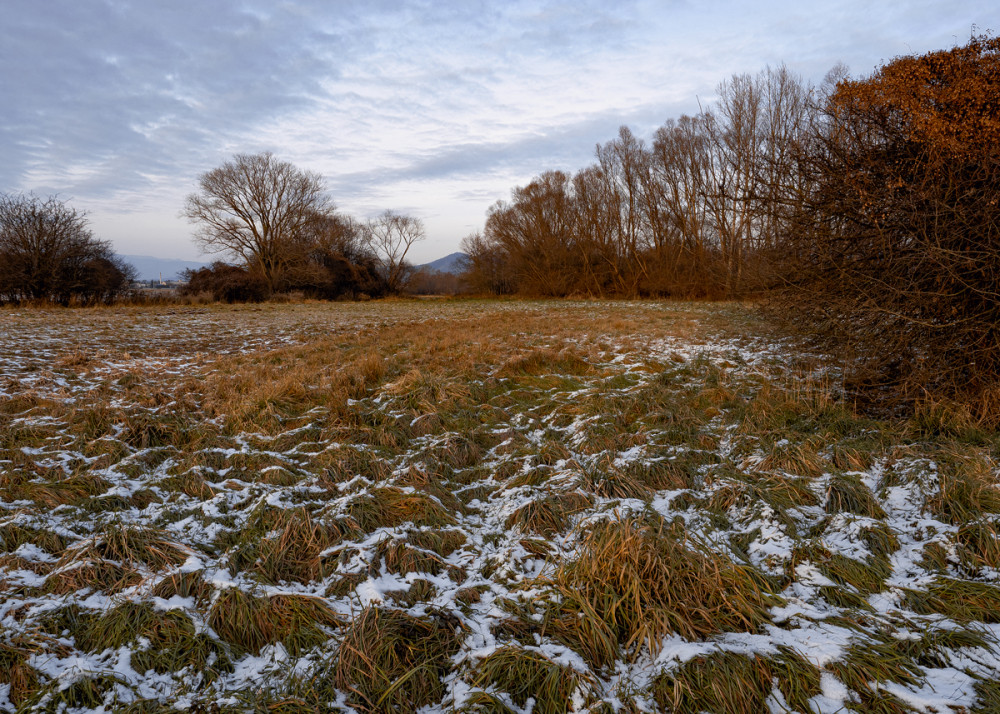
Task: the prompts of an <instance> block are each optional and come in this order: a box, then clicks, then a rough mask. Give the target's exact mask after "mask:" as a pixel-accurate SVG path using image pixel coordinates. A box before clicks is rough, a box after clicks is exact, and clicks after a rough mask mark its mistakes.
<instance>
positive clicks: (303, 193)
mask: <svg viewBox="0 0 1000 714" xmlns="http://www.w3.org/2000/svg"><path fill="white" fill-rule="evenodd" d="M198 186H199V189H200V190H199V191H198V192H197V193H193V194H191V195H189V196H188V197H187V201H186V202H185V206H184V212H183V215H185V216H186V217H187V218H188V220H190V221H191V222H192V223H198V224H200V228H199V231H198V233H197V235H196V240H197V241H198V242H199V243H200V244H201V246H202V248H204V249H205V250H206V252H209V253H228V254H230V255H234V256H236V257H238V258H239V259H241V260H242V261H243V262H244V263H245V264H246V266H247V268H248V269H250V270H252V271H256V272H259V273H260V275H261V277H262V278H263V279H264V281H265V282H266V284H267V286H268V289H269V290H270V291H274V290H275V289H276V288H277V286H278V284H279V282H280V280H281V278H282V274H283V273H284V272H285V271H287V269H288V268H289V266H290V265H291V264H292V262H293V261H294V260H295V257H296V254H297V253H299V251H296V250H294V244H295V242H296V241H297V240H298V239H299V238H300V236H301V235H303V234H304V233H306V232H307V230H308V229H309V227H310V225H311V224H312V223H313V222H314V221H316V220H317V219H318V218H321V217H322V216H324V215H327V214H328V213H330V212H331V211H332V205H331V203H330V201H329V199H328V198H327V197H326V194H325V187H324V184H323V179H322V177H321V176H320V175H319V174H316V173H312V172H309V171H303V170H302V169H299V168H297V167H296V166H295V165H293V164H291V163H289V162H288V161H281V160H279V159H276V158H275V157H274V155H272V154H271V153H270V152H266V153H263V154H236V155H235V156H234V157H233V159H232V160H231V161H227V162H226V163H224V164H223V165H222V166H220V167H218V168H216V169H213V170H211V171H209V172H208V173H205V174H202V175H201V177H200V178H199V179H198Z"/></svg>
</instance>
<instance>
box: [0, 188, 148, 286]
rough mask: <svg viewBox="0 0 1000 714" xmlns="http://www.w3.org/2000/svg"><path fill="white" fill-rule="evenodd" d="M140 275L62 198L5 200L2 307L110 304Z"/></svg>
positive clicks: (0, 205) (1, 201)
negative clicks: (38, 303)
mask: <svg viewBox="0 0 1000 714" xmlns="http://www.w3.org/2000/svg"><path fill="white" fill-rule="evenodd" d="M134 280H135V269H134V268H133V267H132V266H131V265H128V264H127V263H125V262H124V261H123V260H122V259H121V258H120V257H118V256H117V255H115V252H114V250H113V249H112V247H111V244H110V243H108V242H107V241H102V240H98V239H97V238H95V237H94V234H93V233H92V232H91V231H90V229H89V228H88V227H87V220H86V216H85V215H84V214H83V213H82V212H80V211H77V210H76V209H74V208H71V207H70V206H68V205H67V204H66V203H64V202H63V201H60V200H59V199H58V198H56V197H50V198H45V199H43V198H40V197H38V196H33V195H23V194H9V195H2V194H0V304H2V303H5V302H6V303H21V302H26V301H49V302H53V303H57V304H60V305H68V304H70V303H71V302H74V301H75V302H83V303H95V302H102V303H110V302H113V301H114V300H116V299H117V298H120V297H122V296H123V295H125V294H127V293H128V292H129V291H130V290H131V288H132V283H133V281H134Z"/></svg>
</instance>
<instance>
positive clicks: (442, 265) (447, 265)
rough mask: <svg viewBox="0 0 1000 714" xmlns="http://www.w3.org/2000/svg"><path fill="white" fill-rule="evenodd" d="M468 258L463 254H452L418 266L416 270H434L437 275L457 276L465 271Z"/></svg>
mask: <svg viewBox="0 0 1000 714" xmlns="http://www.w3.org/2000/svg"><path fill="white" fill-rule="evenodd" d="M468 257H469V256H467V255H466V254H465V253H452V254H451V255H446V256H445V257H443V258H438V259H437V260H432V261H431V262H430V263H424V264H423V265H418V266H417V268H418V269H420V268H427V269H428V270H436V271H438V272H439V273H451V274H452V275H457V274H458V273H461V272H462V271H463V270H465V260H466V258H468Z"/></svg>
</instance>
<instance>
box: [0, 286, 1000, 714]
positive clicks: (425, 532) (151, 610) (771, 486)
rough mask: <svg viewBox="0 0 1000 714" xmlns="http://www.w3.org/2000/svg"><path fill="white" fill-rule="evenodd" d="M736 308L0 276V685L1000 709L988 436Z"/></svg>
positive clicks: (514, 708)
mask: <svg viewBox="0 0 1000 714" xmlns="http://www.w3.org/2000/svg"><path fill="white" fill-rule="evenodd" d="M838 374H839V372H838V370H837V368H836V366H835V365H831V364H828V363H827V362H826V361H824V359H823V357H822V355H815V354H808V353H807V352H805V351H804V350H803V348H802V347H801V346H799V345H796V344H795V343H794V342H793V341H791V340H790V339H788V338H782V337H779V336H775V335H774V334H772V333H771V332H769V331H768V329H767V326H766V325H764V324H762V323H761V322H760V321H759V319H758V318H756V317H755V316H754V314H753V313H752V312H751V311H749V310H748V309H746V308H743V307H740V306H738V305H730V304H721V305H720V304H675V303H651V302H551V303H546V302H537V303H535V302H501V301H493V302H488V301H442V302H437V301H435V302H410V301H387V302H373V303H361V304H357V303H355V304H346V303H345V304H323V305H320V304H298V305H263V306H253V307H248V306H244V307H224V306H212V307H203V308H108V309H88V310H64V311H57V310H35V309H27V310H2V311H0V592H2V599H0V628H2V632H0V709H3V710H9V711H95V710H96V711H111V710H115V711H129V712H161V711H162V712H166V711H174V710H176V709H178V708H180V709H189V710H193V711H205V712H209V711H211V712H239V711H272V712H295V711H303V712H306V711H317V710H319V711H322V710H332V711H352V710H353V711H356V712H389V711H403V712H415V711H418V710H420V711H424V712H435V711H462V712H529V711H530V712H538V713H542V714H549V713H559V712H570V711H574V712H583V711H589V712H618V711H624V712H650V711H669V712H691V713H697V712H702V711H706V712H747V713H752V712H762V711H777V712H784V711H795V712H837V711H845V710H852V711H865V712H909V711H921V712H962V711H984V712H988V711H1000V684H998V680H997V675H998V673H1000V648H998V644H997V643H998V640H997V637H998V636H1000V589H998V587H997V585H996V580H997V577H998V575H1000V570H998V568H1000V541H998V540H997V519H998V518H1000V491H998V490H997V486H996V482H997V476H998V468H997V464H996V461H995V458H996V451H997V443H998V442H997V440H996V436H995V434H992V433H984V432H980V431H978V430H976V429H975V428H973V427H972V426H970V425H969V424H966V423H964V422H962V421H961V419H960V418H957V417H956V416H955V414H953V413H950V412H948V411H946V410H937V411H935V410H934V409H925V410H923V411H922V412H921V413H920V414H919V415H918V416H916V417H913V418H910V419H908V420H895V421H884V420H883V421H878V420H875V419H872V418H868V417H865V416H862V415H859V414H858V413H856V412H855V410H854V409H853V408H852V407H851V405H850V404H849V403H845V400H844V399H842V398H841V395H840V394H839V388H838Z"/></svg>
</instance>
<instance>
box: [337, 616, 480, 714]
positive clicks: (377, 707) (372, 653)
mask: <svg viewBox="0 0 1000 714" xmlns="http://www.w3.org/2000/svg"><path fill="white" fill-rule="evenodd" d="M456 626H457V623H455V622H452V621H450V620H449V619H447V618H445V617H442V616H440V615H429V616H426V617H414V616H412V615H407V614H406V613H403V612H399V611H396V610H389V609H385V608H380V607H369V608H366V609H365V610H364V611H362V612H361V613H360V614H359V615H357V616H356V617H355V618H354V620H353V621H352V622H351V625H350V627H349V628H348V629H347V631H346V632H345V634H344V639H343V641H342V642H341V644H340V648H339V649H338V651H337V656H336V659H335V662H334V665H333V667H332V670H331V676H332V678H333V682H334V684H335V685H336V687H337V688H338V689H341V690H343V691H345V692H348V693H349V695H350V698H351V703H352V705H353V706H354V707H355V709H357V710H358V711H361V712H416V710H417V709H419V708H420V707H423V706H426V705H428V704H434V703H436V702H438V701H440V700H441V698H442V697H443V696H444V685H443V684H442V682H441V677H442V675H444V674H445V672H447V671H448V669H450V664H449V659H450V658H451V657H452V655H454V654H455V653H456V652H457V651H458V648H459V644H460V642H461V639H460V637H461V635H460V632H459V630H458V629H456Z"/></svg>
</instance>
